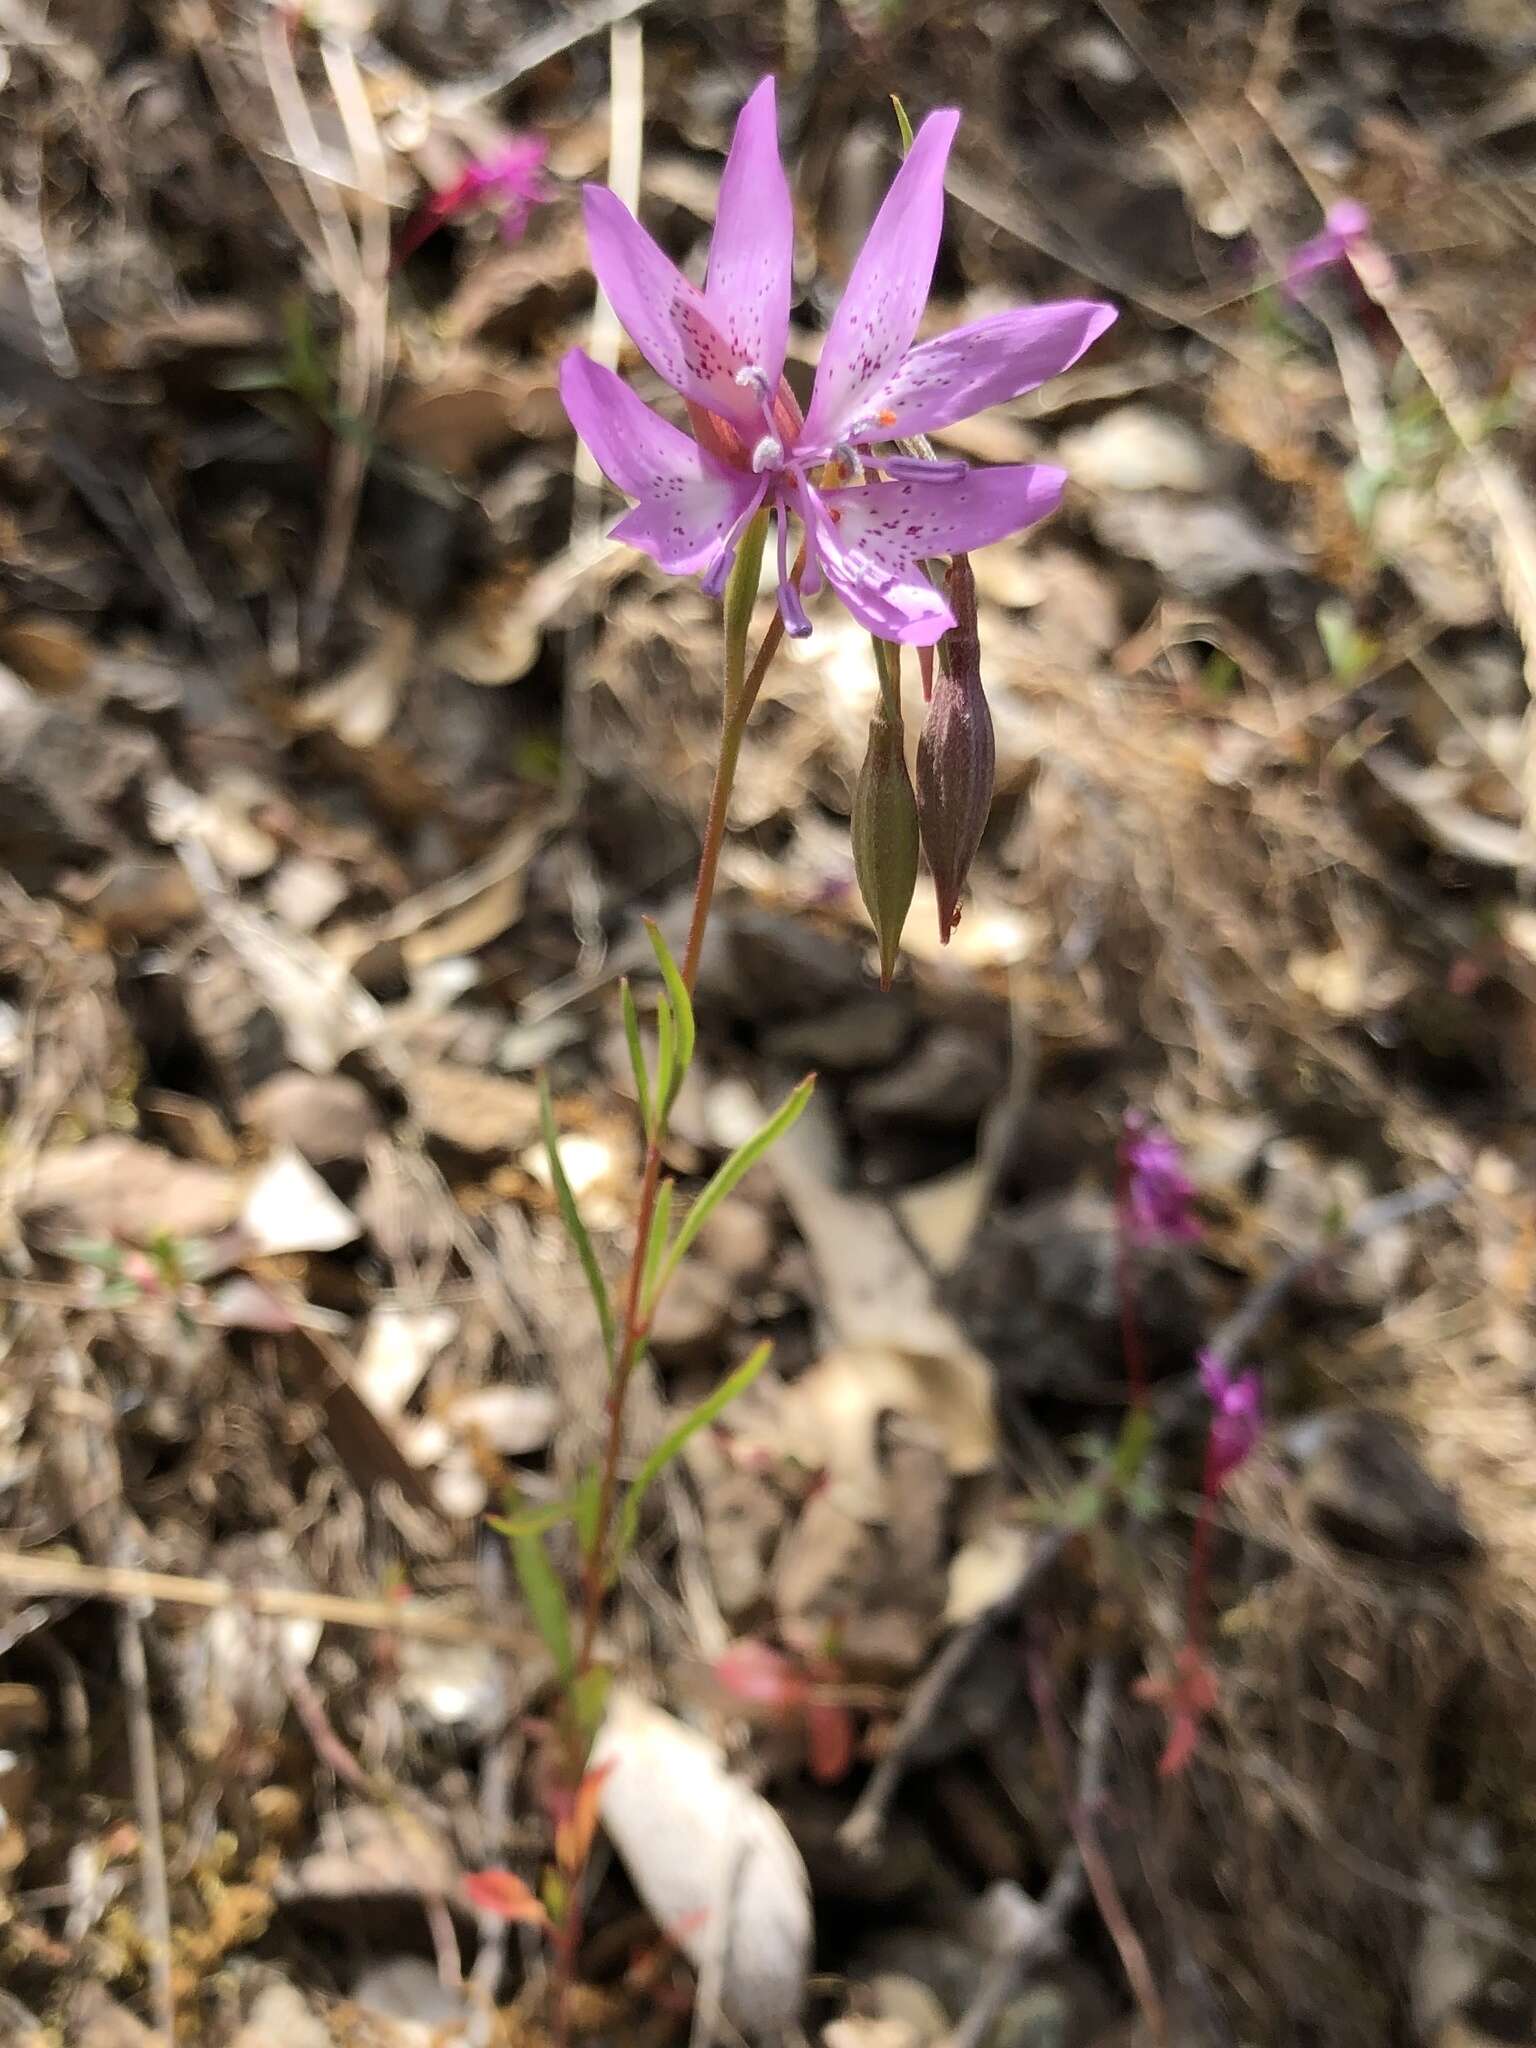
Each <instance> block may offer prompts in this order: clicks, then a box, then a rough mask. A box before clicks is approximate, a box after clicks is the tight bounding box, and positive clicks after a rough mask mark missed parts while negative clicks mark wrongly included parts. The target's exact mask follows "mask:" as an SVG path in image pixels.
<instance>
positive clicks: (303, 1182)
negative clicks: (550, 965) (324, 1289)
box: [239, 1146, 361, 1258]
mask: <svg viewBox="0 0 1536 2048" xmlns="http://www.w3.org/2000/svg"><path fill="white" fill-rule="evenodd" d="M360 1227H361V1226H360V1225H359V1223H358V1220H357V1218H356V1217H355V1216H354V1215H353V1214H352V1211H351V1210H350V1209H348V1208H346V1207H344V1206H343V1204H342V1203H340V1202H338V1201H337V1199H336V1197H335V1196H334V1195H333V1194H332V1193H331V1191H330V1189H329V1188H328V1187H327V1186H326V1184H325V1182H324V1181H323V1180H322V1179H321V1178H320V1176H319V1174H318V1173H316V1172H315V1169H314V1168H313V1167H312V1166H311V1165H310V1164H309V1162H308V1161H307V1160H305V1159H302V1158H300V1156H299V1154H298V1153H297V1152H296V1151H294V1150H293V1148H292V1147H291V1146H287V1147H285V1148H284V1149H283V1150H282V1151H280V1152H276V1153H274V1154H273V1156H272V1158H271V1159H270V1160H268V1162H267V1164H266V1165H265V1166H264V1167H263V1168H262V1169H261V1171H260V1173H259V1174H258V1175H257V1176H256V1179H255V1180H254V1181H253V1182H252V1184H251V1188H250V1192H249V1193H248V1194H247V1195H246V1198H245V1207H244V1208H243V1209H242V1210H241V1211H240V1219H239V1229H240V1231H241V1233H242V1235H243V1236H244V1237H245V1238H246V1240H247V1241H248V1243H249V1245H250V1248H251V1250H252V1251H254V1252H257V1253H260V1254H262V1255H264V1256H266V1257H269V1258H270V1257H274V1256H276V1254H278V1253H280V1252H333V1251H335V1250H336V1248H337V1246H338V1245H343V1244H350V1243H351V1242H352V1240H353V1238H355V1237H356V1236H358V1235H359V1231H360Z"/></svg>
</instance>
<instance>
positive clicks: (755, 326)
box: [704, 78, 795, 390]
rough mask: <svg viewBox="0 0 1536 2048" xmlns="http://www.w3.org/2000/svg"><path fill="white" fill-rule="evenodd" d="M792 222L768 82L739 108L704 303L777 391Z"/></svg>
mask: <svg viewBox="0 0 1536 2048" xmlns="http://www.w3.org/2000/svg"><path fill="white" fill-rule="evenodd" d="M794 252H795V217H794V210H793V208H792V207H791V205H790V198H789V181H788V179H787V178H786V177H785V176H784V165H783V163H782V162H781V161H780V158H779V130H778V102H777V99H776V97H775V94H774V83H773V80H772V79H771V78H765V79H764V80H763V82H762V84H761V85H760V86H759V87H758V88H757V90H756V92H754V93H753V95H752V97H751V99H749V100H748V101H747V104H746V105H745V106H744V107H743V108H742V110H741V118H740V119H739V120H738V121H737V123H736V134H735V136H734V138H733V139H732V142H731V153H730V155H729V156H728V157H727V158H726V160H725V172H724V175H723V176H722V177H721V180H720V197H719V200H718V202H717V204H716V208H715V234H714V240H713V241H712V242H711V244H710V249H709V281H708V283H707V284H706V285H705V287H704V301H705V304H706V305H707V307H708V309H709V311H710V314H711V315H712V317H713V319H714V321H715V324H716V326H717V327H718V328H719V330H720V332H721V333H722V334H723V335H724V336H725V339H726V341H727V342H728V343H729V345H730V347H731V349H732V351H733V353H734V354H735V356H736V357H737V358H739V360H740V361H742V362H746V363H755V364H756V365H757V367H758V368H759V369H760V370H761V371H762V372H763V374H764V376H765V377H766V378H767V381H768V388H769V389H770V390H777V388H778V382H779V376H780V374H781V372H782V371H783V368H784V351H785V348H786V346H787V344H788V341H789V298H790V273H791V269H792V266H793V261H794Z"/></svg>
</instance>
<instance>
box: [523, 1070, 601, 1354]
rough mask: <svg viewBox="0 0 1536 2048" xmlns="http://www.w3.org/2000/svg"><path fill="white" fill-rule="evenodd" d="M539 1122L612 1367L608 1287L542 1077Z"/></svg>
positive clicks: (557, 1194)
mask: <svg viewBox="0 0 1536 2048" xmlns="http://www.w3.org/2000/svg"><path fill="white" fill-rule="evenodd" d="M539 1122H540V1124H541V1125H542V1127H543V1131H544V1148H545V1150H546V1151H547V1152H548V1154H549V1175H550V1179H551V1180H552V1181H553V1182H554V1187H555V1200H556V1201H557V1202H558V1203H559V1205H560V1217H561V1220H562V1222H563V1223H564V1224H565V1228H566V1234H567V1236H568V1237H569V1238H570V1240H571V1243H572V1244H573V1245H575V1247H576V1256H577V1257H578V1258H579V1259H580V1260H581V1270H582V1271H583V1272H584V1273H585V1274H586V1276H587V1286H588V1287H589V1288H590V1289H591V1291H592V1304H593V1306H594V1307H595V1308H596V1310H597V1320H598V1322H599V1324H600V1325H601V1327H602V1332H603V1350H604V1352H605V1354H606V1355H607V1357H608V1360H609V1362H610V1364H611V1363H612V1360H613V1309H612V1306H611V1305H610V1303H609V1300H608V1284H607V1282H606V1281H605V1280H604V1278H603V1269H602V1267H601V1266H600V1265H599V1264H598V1263H597V1253H596V1252H595V1251H594V1250H593V1249H592V1240H591V1238H590V1237H589V1236H588V1235H587V1226H586V1225H585V1223H583V1222H582V1220H581V1211H580V1210H579V1209H578V1208H577V1206H576V1197H575V1195H574V1194H572V1192H571V1184H570V1182H569V1181H568V1180H567V1179H566V1177H565V1168H564V1166H563V1165H562V1164H561V1160H560V1134H559V1132H558V1131H557V1130H556V1129H555V1111H554V1106H553V1104H552V1103H551V1102H550V1099H549V1083H548V1082H547V1081H546V1080H545V1079H544V1078H543V1076H542V1075H541V1076H540V1077H539Z"/></svg>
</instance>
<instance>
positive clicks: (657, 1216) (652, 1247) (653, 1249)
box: [640, 1180, 673, 1321]
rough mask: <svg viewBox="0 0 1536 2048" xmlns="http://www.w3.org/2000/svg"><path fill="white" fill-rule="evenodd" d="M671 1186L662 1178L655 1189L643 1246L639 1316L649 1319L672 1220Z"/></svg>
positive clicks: (669, 1182) (668, 1181) (645, 1319)
mask: <svg viewBox="0 0 1536 2048" xmlns="http://www.w3.org/2000/svg"><path fill="white" fill-rule="evenodd" d="M672 1187H673V1183H672V1182H671V1181H670V1180H664V1181H663V1182H662V1184H661V1186H660V1187H659V1188H658V1189H657V1190H656V1208H655V1211H654V1213H653V1215H652V1217H651V1235H650V1241H649V1242H648V1244H647V1245H646V1247H645V1265H644V1266H643V1267H642V1269H641V1274H640V1316H641V1320H642V1321H647V1320H649V1317H650V1313H651V1308H652V1305H653V1303H654V1300H655V1296H656V1275H657V1274H658V1273H659V1272H660V1271H661V1261H662V1255H663V1254H664V1252H665V1251H666V1249H667V1231H668V1229H669V1228H670V1226H671V1222H672Z"/></svg>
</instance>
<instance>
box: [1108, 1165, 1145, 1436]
mask: <svg viewBox="0 0 1536 2048" xmlns="http://www.w3.org/2000/svg"><path fill="white" fill-rule="evenodd" d="M1136 1277H1137V1274H1136V1246H1135V1243H1134V1242H1133V1237H1132V1231H1131V1162H1130V1160H1129V1159H1128V1158H1127V1157H1126V1154H1125V1149H1124V1147H1123V1146H1122V1147H1121V1150H1120V1165H1119V1172H1118V1176H1117V1178H1116V1183H1115V1297H1116V1300H1117V1303H1118V1305H1119V1310H1120V1355H1121V1359H1122V1361H1123V1363H1124V1365H1125V1384H1126V1390H1127V1392H1128V1393H1129V1395H1130V1402H1131V1406H1132V1407H1133V1408H1145V1406H1146V1405H1147V1360H1146V1353H1145V1351H1144V1350H1143V1348H1142V1341H1141V1318H1140V1316H1139V1314H1138V1313H1137V1309H1138V1302H1137V1288H1136Z"/></svg>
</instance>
